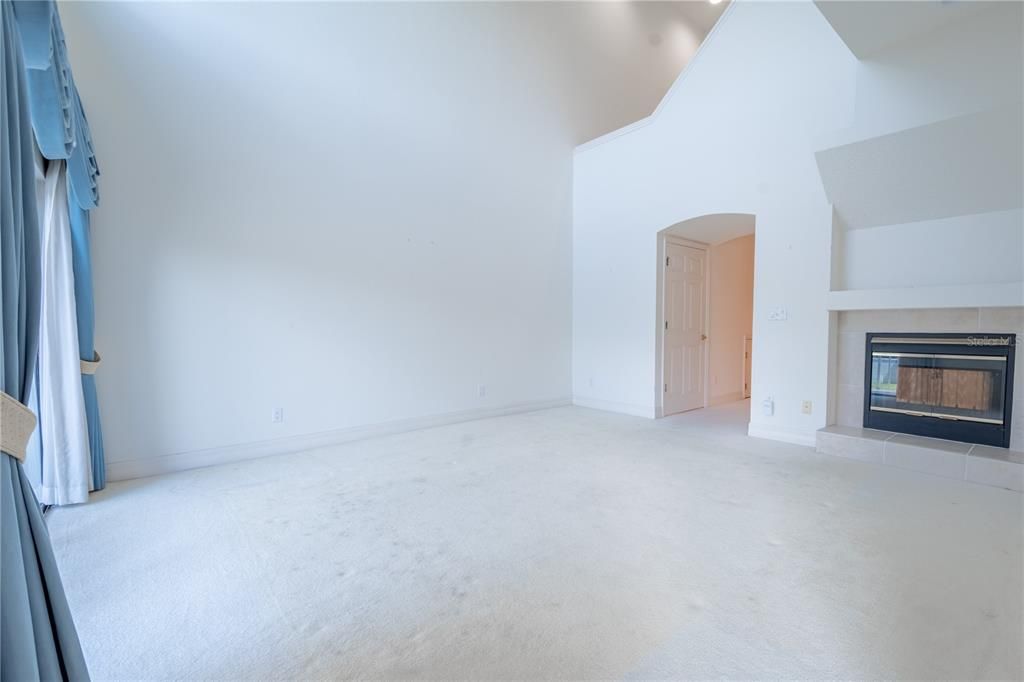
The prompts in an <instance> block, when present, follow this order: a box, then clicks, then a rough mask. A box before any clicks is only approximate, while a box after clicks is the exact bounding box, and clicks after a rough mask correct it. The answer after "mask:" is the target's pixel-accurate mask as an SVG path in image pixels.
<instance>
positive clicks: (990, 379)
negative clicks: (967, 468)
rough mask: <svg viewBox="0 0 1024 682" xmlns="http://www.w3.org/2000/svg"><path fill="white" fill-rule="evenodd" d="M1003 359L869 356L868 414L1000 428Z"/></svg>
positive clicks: (886, 353)
mask: <svg viewBox="0 0 1024 682" xmlns="http://www.w3.org/2000/svg"><path fill="white" fill-rule="evenodd" d="M1006 374H1007V358H1006V357H1005V356H999V355H957V354H955V353H949V354H946V353H905V352H891V351H886V350H873V351H872V353H871V387H870V402H869V404H868V408H869V409H870V410H872V411H874V412H890V413H897V414H905V415H910V416H919V417H937V418H939V419H948V420H952V421H969V422H977V423H984V424H998V425H1002V424H1003V414H1004V412H1003V400H1004V396H1005V394H1006Z"/></svg>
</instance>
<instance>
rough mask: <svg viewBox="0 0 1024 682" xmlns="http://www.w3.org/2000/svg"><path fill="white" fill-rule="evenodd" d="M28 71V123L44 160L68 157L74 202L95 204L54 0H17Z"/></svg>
mask: <svg viewBox="0 0 1024 682" xmlns="http://www.w3.org/2000/svg"><path fill="white" fill-rule="evenodd" d="M13 4H14V12H15V16H16V18H17V24H18V32H19V33H20V35H21V44H22V54H23V55H24V62H25V66H26V67H27V75H28V92H29V105H30V109H31V112H32V128H33V130H34V131H35V134H36V142H37V143H38V144H39V151H41V152H42V154H43V156H45V157H46V158H48V159H67V162H68V180H69V182H70V183H71V186H72V188H73V189H74V192H73V194H74V197H75V199H76V201H77V202H78V205H79V206H80V207H81V208H83V209H86V210H89V209H91V208H95V207H96V205H97V204H98V203H99V184H98V178H99V174H100V169H99V165H98V164H97V163H96V154H95V152H94V151H93V147H92V136H91V135H90V134H89V123H88V121H87V120H86V118H85V110H84V108H83V107H82V100H81V98H80V97H79V96H78V88H76V87H75V80H74V77H73V76H72V74H71V67H70V65H69V64H68V58H67V47H66V45H65V44H64V29H63V28H62V27H61V23H60V15H59V14H58V12H57V6H56V3H55V2H54V0H15V2H14V3H13Z"/></svg>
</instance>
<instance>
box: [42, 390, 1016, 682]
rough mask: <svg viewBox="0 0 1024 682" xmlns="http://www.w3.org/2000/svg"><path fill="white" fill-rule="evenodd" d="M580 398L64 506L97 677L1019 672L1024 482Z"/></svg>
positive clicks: (722, 417) (735, 411) (68, 564)
mask: <svg viewBox="0 0 1024 682" xmlns="http://www.w3.org/2000/svg"><path fill="white" fill-rule="evenodd" d="M745 409H747V403H738V404H736V405H731V406H726V407H723V408H715V409H713V410H710V411H705V412H703V413H690V414H688V415H684V416H681V417H674V418H670V419H666V420H660V421H650V420H645V419H640V418H633V417H623V416H618V415H613V414H607V413H602V412H596V411H591V410H585V409H581V408H561V409H556V410H548V411H544V412H536V413H532V414H525V415H518V416H511V417H502V418H498V419H490V420H486V421H478V422H471V423H467V424H461V425H455V426H447V427H442V428H437V429H431V430H427V431H420V432H416V433H409V434H404V435H399V436H391V437H387V438H379V439H375V440H370V441H363V442H359V443H351V444H347V445H344V446H339V447H333V448H328V449H323V450H318V451H313V452H306V453H300V454H295V455H288V456H281V457H273V458H266V459H261V460H255V461H251V462H246V463H242V464H235V465H225V466H220V467H215V468H210V469H202V470H196V471H191V472H185V473H181V474H175V475H169V476H161V477H157V478H150V479H143V480H139V481H131V482H127V483H120V484H114V485H111V486H110V487H109V488H108V490H107V491H105V492H103V493H101V494H99V495H95V496H94V499H93V501H92V502H90V503H89V504H87V505H84V506H79V507H73V508H64V509H58V510H55V511H53V512H51V513H50V514H48V519H49V525H50V529H51V533H52V537H53V542H54V545H55V547H56V551H57V555H58V559H59V561H60V563H61V569H62V572H63V576H64V581H65V587H66V588H67V592H68V597H69V599H70V601H71V606H72V609H73V611H74V614H75V619H76V621H77V623H78V628H79V633H80V635H81V638H82V642H83V645H84V647H85V653H86V657H87V659H88V661H89V665H90V668H91V670H92V672H93V675H94V677H95V678H96V679H112V678H120V679H127V678H131V679H152V678H178V679H210V678H259V679H282V678H306V679H308V678H350V677H360V678H440V677H443V678H476V679H478V678H524V679H529V678H573V679H583V678H656V677H671V678H711V677H742V678H765V677H770V678H781V677H784V678H797V677H799V678H880V677H887V678H892V677H897V678H986V677H988V678H1020V677H1021V676H1022V674H1024V670H1022V668H1024V665H1022V641H1024V628H1022V603H1021V602H1022V594H1024V591H1022V590H1024V586H1022V568H1024V565H1022V511H1024V509H1022V504H1024V503H1022V499H1024V498H1022V496H1021V495H1020V494H1018V493H1013V492H1010V491H1005V490H998V489H994V488H989V487H983V486H978V485H974V484H970V483H965V482H963V481H953V480H945V479H942V478H936V477H931V476H927V475H923V474H917V473H913V472H906V471H901V470H898V469H894V468H889V467H881V466H875V465H870V464H865V463H861V462H856V461H852V460H844V459H840V458H833V457H828V456H824V455H818V454H815V453H814V452H813V451H812V450H810V449H809V448H802V447H798V446H793V445H785V444H781V443H774V442H769V441H762V440H756V439H749V438H746V437H745V436H743V435H742V433H743V424H744V423H745V415H744V414H743V410H745Z"/></svg>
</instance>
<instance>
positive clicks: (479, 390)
mask: <svg viewBox="0 0 1024 682" xmlns="http://www.w3.org/2000/svg"><path fill="white" fill-rule="evenodd" d="M476 395H477V397H479V398H486V397H487V387H486V386H484V385H483V384H480V385H479V386H477V387H476Z"/></svg>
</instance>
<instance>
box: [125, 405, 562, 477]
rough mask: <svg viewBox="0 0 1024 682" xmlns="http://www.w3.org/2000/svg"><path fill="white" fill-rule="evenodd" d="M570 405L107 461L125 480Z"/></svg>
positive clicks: (449, 415) (470, 413) (461, 414)
mask: <svg viewBox="0 0 1024 682" xmlns="http://www.w3.org/2000/svg"><path fill="white" fill-rule="evenodd" d="M571 404H572V400H571V399H569V398H560V399H558V400H545V401H534V402H526V403H514V404H511V405H505V406H503V407H496V408H482V409H475V410H461V411H458V412H446V413H444V414H434V415H426V416H423V417H411V418H409V419H396V420H394V421H389V422H382V423H379V424H366V425H363V426H351V427H348V428H344V429H335V430H333V431H322V432H320V433H310V434H303V435H298V436H288V437H286V438H275V439H273V440H265V441H258V442H255V443H241V444H239V445H227V446H224V447H219V448H208V449H206V450H194V451H192V452H178V453H175V454H172V455H162V456H158V457H146V458H140V459H128V460H121V461H113V462H107V480H108V481H125V480H129V479H133V478H145V477H146V476H156V475H159V474H170V473H174V472H177V471H185V470H187V469H199V468H202V467H208V466H216V465H218V464H228V463H230V462H241V461H244V460H248V459H258V458H260V457H270V456H272V455H284V454H288V453H290V452H301V451H303V450H312V449H314V448H322V447H327V446H330V445H338V444H341V443H349V442H352V441H357V440H363V439H366V438H375V437H378V436H390V435H393V434H396V433H406V432H408V431H418V430H420V429H429V428H431V427H435V426H445V425H447V424H459V423H461V422H468V421H475V420H477V419H488V418H491V417H503V416H506V415H510V414H520V413H523V412H536V411H538V410H547V409H551V408H553V407H565V406H567V405H571Z"/></svg>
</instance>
